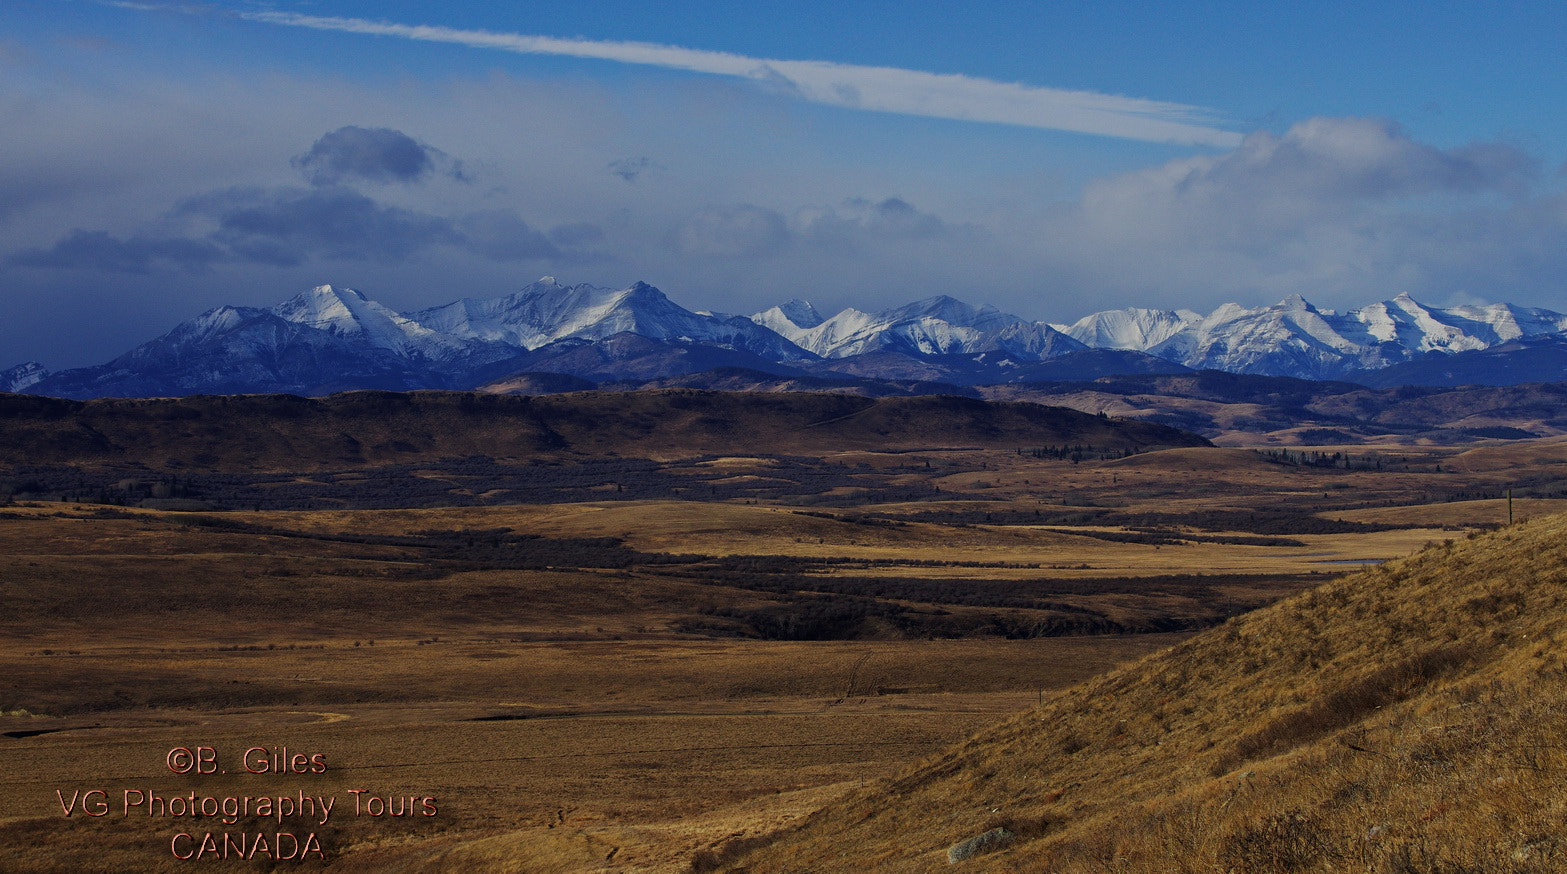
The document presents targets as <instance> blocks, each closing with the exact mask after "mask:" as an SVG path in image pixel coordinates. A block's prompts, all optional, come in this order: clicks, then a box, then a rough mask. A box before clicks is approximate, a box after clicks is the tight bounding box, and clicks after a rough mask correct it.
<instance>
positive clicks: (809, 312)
mask: <svg viewBox="0 0 1567 874" xmlns="http://www.w3.org/2000/svg"><path fill="white" fill-rule="evenodd" d="M751 321H753V322H755V323H757V324H758V325H761V326H762V327H764V328H770V329H772V330H774V331H777V332H778V333H779V334H780V335H782V336H784V337H787V338H788V339H789V341H790V342H793V343H798V342H799V340H798V339H796V338H797V337H799V336H801V335H803V334H804V333H805V332H806V331H809V330H810V329H811V328H814V327H816V326H817V325H820V324H821V323H822V322H825V321H827V319H826V318H824V317H823V316H822V314H821V313H819V312H817V310H816V307H814V306H812V305H811V302H810V301H808V300H800V299H799V298H793V299H791V300H787V301H785V302H783V303H781V304H779V305H778V306H775V307H772V308H771V309H767V310H763V311H762V312H759V313H756V314H754V315H752V316H751Z"/></svg>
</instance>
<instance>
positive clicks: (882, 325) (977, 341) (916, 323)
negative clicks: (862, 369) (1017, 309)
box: [752, 295, 1082, 358]
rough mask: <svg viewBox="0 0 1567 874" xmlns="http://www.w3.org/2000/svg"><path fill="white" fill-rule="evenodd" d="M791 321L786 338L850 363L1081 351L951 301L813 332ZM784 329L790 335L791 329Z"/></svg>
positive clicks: (1029, 326) (828, 323)
mask: <svg viewBox="0 0 1567 874" xmlns="http://www.w3.org/2000/svg"><path fill="white" fill-rule="evenodd" d="M791 303H794V302H793V301H791ZM785 306H787V305H785ZM812 312H813V313H814V312H815V310H814V309H813V310H812ZM752 318H753V319H766V320H767V321H765V322H764V323H765V324H776V323H777V321H778V319H780V318H787V314H786V311H785V309H784V307H782V306H780V307H774V308H773V309H771V310H767V311H766V312H764V313H759V314H757V315H756V316H753V317H752ZM788 321H789V323H790V324H793V325H794V326H795V330H794V331H792V332H790V333H787V334H786V336H789V337H790V339H792V340H794V342H796V343H798V344H799V345H800V346H803V347H804V348H806V349H809V350H810V351H812V352H814V353H816V354H817V355H820V356H822V357H824V358H846V357H849V356H851V355H863V354H866V353H868V352H874V351H877V350H882V349H888V350H894V351H900V352H906V353H909V354H914V355H952V354H960V353H964V352H983V351H990V350H997V349H1004V350H1006V351H1009V352H1013V353H1016V354H1020V355H1024V356H1026V357H1032V358H1039V357H1044V356H1047V355H1054V354H1060V353H1061V352H1063V351H1070V350H1073V349H1080V348H1082V346H1081V344H1078V343H1076V342H1074V341H1071V340H1069V338H1067V337H1064V336H1061V335H1060V333H1059V332H1058V331H1056V330H1055V329H1054V328H1052V327H1050V326H1048V325H1045V324H1043V323H1030V322H1026V321H1024V320H1023V319H1021V318H1019V317H1017V316H1014V315H1011V314H1009V313H1005V312H1002V311H1001V310H998V309H996V308H995V307H993V306H989V305H986V306H981V307H974V306H971V305H969V304H966V303H964V302H962V301H960V300H957V299H956V298H953V297H949V296H947V295H938V296H936V297H931V298H926V299H924V300H920V301H915V302H914V303H910V304H905V305H904V306H901V307H896V308H894V309H890V310H883V311H881V312H877V313H867V312H862V311H860V310H857V309H854V308H852V307H851V308H849V309H845V310H843V311H842V312H840V313H838V314H837V315H835V316H833V317H832V318H829V319H826V320H824V321H822V322H820V323H819V324H817V325H815V326H814V327H811V328H804V327H803V326H802V325H800V323H799V322H795V321H794V320H793V319H792V318H790V319H788ZM783 327H784V329H785V330H787V329H788V325H784V326H783Z"/></svg>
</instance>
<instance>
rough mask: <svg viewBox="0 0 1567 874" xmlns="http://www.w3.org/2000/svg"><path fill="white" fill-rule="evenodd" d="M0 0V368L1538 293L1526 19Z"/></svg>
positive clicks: (1562, 108)
mask: <svg viewBox="0 0 1567 874" xmlns="http://www.w3.org/2000/svg"><path fill="white" fill-rule="evenodd" d="M1147 7H1148V5H1147V4H1145V3H1117V2H1104V3H1094V4H1065V3H1047V4H1041V3H992V4H978V5H976V4H959V3H907V2H904V3H896V4H895V3H890V2H876V3H867V2H858V3H857V2H835V3H790V4H718V3H672V4H663V5H660V6H658V7H657V8H655V7H654V6H653V5H651V4H646V3H573V4H548V5H546V4H531V3H529V4H481V3H444V4H433V3H422V2H376V3H371V2H359V0H313V2H303V0H299V2H289V0H280V2H269V3H259V2H246V0H227V2H211V3H203V2H169V3H164V2H156V0H141V2H127V3H106V2H94V0H8V2H7V3H5V4H4V5H0V112H3V115H0V117H4V118H5V119H7V123H6V124H5V125H4V126H3V127H0V155H3V156H4V160H3V161H0V367H4V366H8V365H10V364H12V363H17V362H20V361H24V360H39V361H42V362H44V363H45V364H46V365H47V366H49V367H51V368H58V367H65V366H75V365H81V364H88V363H98V362H100V361H103V360H105V359H107V358H109V357H112V356H113V355H116V354H118V353H120V352H123V351H125V350H127V349H129V348H130V347H131V346H133V345H135V344H136V343H139V342H141V341H143V340H145V339H148V338H150V337H152V336H154V335H156V334H159V333H161V332H163V331H165V330H167V329H168V328H169V327H172V326H173V325H174V324H175V323H176V322H178V321H180V320H183V319H185V318H189V317H191V316H193V315H195V314H197V313H199V312H201V311H203V310H206V309H208V308H211V307H213V306H217V305H220V304H225V303H229V304H248V305H258V306H259V305H271V304H273V303H276V302H278V301H281V300H283V299H285V298H287V297H289V296H291V295H293V294H295V293H297V292H298V291H300V290H302V289H304V288H307V287H309V286H311V285H316V284H320V283H323V282H331V283H334V284H341V285H348V286H352V287H357V288H360V289H362V290H364V291H365V292H366V293H367V294H369V295H370V296H371V297H373V298H375V299H377V300H381V301H383V302H385V303H387V304H389V305H392V306H394V307H398V308H403V309H416V308H421V307H425V306H430V305H435V304H439V303H444V302H447V301H449V300H452V299H455V298H458V297H464V296H472V297H489V296H495V295H500V294H504V293H508V292H510V291H512V290H514V289H515V288H517V287H519V286H521V285H523V284H525V283H527V282H529V281H531V280H533V279H535V278H537V277H538V276H541V275H545V274H552V275H556V276H559V277H561V278H562V279H563V280H568V281H574V282H575V281H586V282H593V283H595V284H600V285H609V286H615V287H621V286H624V285H628V284H630V283H631V282H633V281H635V280H638V279H642V280H646V281H648V282H651V283H653V284H655V285H658V286H659V287H661V288H663V289H664V290H665V291H666V292H668V293H669V294H670V295H671V297H673V298H674V299H675V300H676V301H678V302H681V303H683V304H685V305H686V306H690V307H693V308H709V309H716V310H722V311H728V312H742V313H744V312H752V311H756V310H760V309H763V308H766V307H767V306H770V305H771V304H773V303H776V302H779V301H782V300H784V299H787V298H791V297H803V298H808V299H811V300H813V301H815V302H816V303H817V304H818V306H819V307H820V308H822V309H823V310H826V311H834V310H836V309H838V308H840V307H843V306H848V305H853V306H857V307H860V308H862V309H871V308H878V307H884V306H891V305H896V304H901V303H905V302H907V301H910V300H913V299H916V298H920V297H926V296H929V295H932V294H940V293H946V294H952V295H954V296H956V297H959V298H962V299H964V300H968V301H970V302H972V303H976V304H978V303H992V304H995V305H997V306H1000V307H1002V308H1004V309H1007V310H1009V311H1011V312H1015V313H1017V314H1019V315H1022V316H1024V317H1027V318H1035V319H1048V320H1051V321H1071V320H1073V319H1076V318H1077V317H1079V316H1082V315H1084V314H1086V313H1088V312H1092V311H1094V310H1097V309H1105V308H1111V307H1120V306H1149V307H1161V308H1175V307H1186V308H1191V309H1197V310H1201V311H1206V310H1208V309H1211V308H1212V307H1214V306H1216V305H1218V304H1219V303H1223V302H1226V301H1236V302H1239V303H1242V304H1245V305H1258V304H1266V303H1272V302H1274V301H1276V300H1278V299H1280V298H1282V297H1284V296H1286V295H1288V294H1295V293H1299V294H1303V295H1305V296H1306V297H1307V298H1308V299H1309V300H1311V301H1313V302H1314V303H1317V304H1318V305H1319V306H1322V307H1333V308H1347V307H1351V306H1355V305H1359V304H1364V303H1369V302H1372V301H1375V300H1380V299H1386V298H1390V297H1392V296H1394V295H1395V294H1398V293H1399V292H1409V293H1411V294H1413V295H1414V296H1415V297H1416V298H1417V299H1420V300H1423V301H1426V302H1429V303H1433V304H1439V305H1440V304H1452V303H1463V302H1480V301H1499V300H1508V301H1513V302H1516V303H1521V304H1526V305H1535V306H1544V307H1549V308H1554V309H1558V310H1567V196H1564V195H1563V187H1564V183H1567V62H1564V61H1563V59H1562V58H1561V52H1560V49H1559V45H1560V43H1561V42H1562V40H1563V38H1564V37H1567V5H1564V4H1559V3H1544V2H1541V3H1513V4H1506V3H1503V4H1489V5H1485V6H1482V5H1480V4H1468V3H1463V4H1460V3H1418V4H1416V3H1378V4H1365V3H1356V4H1349V3H1315V4H1272V3H1231V2H1208V3H1182V4H1167V5H1165V6H1163V7H1162V8H1159V9H1149V8H1147Z"/></svg>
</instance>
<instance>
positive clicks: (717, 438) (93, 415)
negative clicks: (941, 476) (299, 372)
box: [0, 389, 1207, 470]
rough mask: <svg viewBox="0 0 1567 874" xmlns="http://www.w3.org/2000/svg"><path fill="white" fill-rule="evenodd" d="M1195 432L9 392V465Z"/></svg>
mask: <svg viewBox="0 0 1567 874" xmlns="http://www.w3.org/2000/svg"><path fill="white" fill-rule="evenodd" d="M1206 444H1207V441H1205V440H1203V439H1202V438H1201V437H1198V436H1196V435H1194V434H1190V433H1187V432H1184V431H1179V430H1176V429H1174V428H1169V427H1165V426H1162V425H1156V424H1151V423H1145V422H1120V421H1115V420H1112V419H1107V418H1104V417H1100V416H1093V415H1089V414H1087V413H1081V412H1078V411H1075V410H1067V409H1061V408H1057V407H1046V406H1041V405H1039V404H1031V403H998V402H987V401H982V400H976V399H972V398H961V397H952V396H938V395H925V396H919V397H891V398H865V397H860V396H857V395H841V394H827V393H814V392H811V393H807V392H777V393H772V392H714V391H695V390H691V389H669V390H662V391H644V392H634V393H610V392H576V393H570V394H560V395H547V396H539V397H530V396H520V395H486V394H474V393H467V392H371V391H365V392H347V393H343V394H338V395H333V396H330V397H326V398H302V397H297V396H293V395H240V396H210V395H208V396H193V397H185V398H158V399H124V398H101V399H98V400H92V401H72V400H61V399H55V398H44V397H35V396H29V395H10V396H0V464H18V465H24V464H50V463H88V464H92V463H98V464H137V463H139V464H143V465H148V466H151V467H154V468H163V467H168V466H169V465H170V464H171V461H172V462H177V464H178V465H179V466H180V467H184V468H190V469H221V470H290V469H296V468H298V467H299V466H301V465H304V466H306V467H311V466H318V467H319V466H341V465H344V464H349V465H374V464H396V463H411V462H415V461H435V460H438V459H440V458H448V457H465V456H479V455H483V456H489V457H495V458H537V457H541V456H549V457H554V456H562V457H571V456H578V457H580V456H583V455H592V456H604V455H611V454H622V455H628V456H638V457H641V456H645V455H647V454H648V453H657V452H672V453H682V454H685V455H690V454H692V453H702V452H710V453H736V452H740V453H744V452H754V451H757V449H758V447H766V451H768V452H770V453H777V454H790V453H796V454H820V453H826V452H834V451H843V450H849V449H874V450H899V449H914V448H939V447H986V448H1002V449H1015V448H1023V447H1038V446H1057V445H1092V446H1094V447H1097V448H1099V449H1100V450H1112V451H1127V452H1136V451H1140V450H1143V449H1151V448H1154V447H1172V446H1201V445H1206Z"/></svg>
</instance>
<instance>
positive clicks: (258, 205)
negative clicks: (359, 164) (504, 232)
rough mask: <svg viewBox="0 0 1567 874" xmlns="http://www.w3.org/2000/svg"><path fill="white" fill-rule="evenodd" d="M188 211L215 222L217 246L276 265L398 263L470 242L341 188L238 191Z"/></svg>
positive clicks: (427, 218) (436, 223)
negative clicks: (325, 260)
mask: <svg viewBox="0 0 1567 874" xmlns="http://www.w3.org/2000/svg"><path fill="white" fill-rule="evenodd" d="M183 211H185V212H187V213H189V214H193V215H200V216H205V217H207V218H210V219H212V220H214V221H215V222H216V223H217V230H216V231H214V232H213V233H212V239H213V240H215V241H217V242H219V243H222V244H224V245H226V246H228V247H229V248H230V249H232V250H233V251H234V252H235V253H236V254H238V255H239V256H241V257H244V258H247V259H250V260H256V261H262V262H265V263H273V264H289V263H300V262H302V261H304V260H306V259H307V258H309V257H311V256H316V255H320V256H326V257H330V258H346V259H355V260H365V261H392V262H396V261H402V260H404V259H406V258H408V257H410V256H412V255H415V254H417V253H419V252H421V251H423V250H425V249H428V248H430V247H431V246H439V245H461V244H462V243H463V242H464V241H465V235H464V234H463V233H462V232H461V231H460V230H459V229H458V228H457V227H456V226H455V225H454V224H453V223H452V222H451V221H449V220H448V219H445V218H442V217H440V216H434V215H428V214H426V213H420V212H414V211H412V210H406V209H402V208H400V207H395V206H383V205H381V204H379V203H377V202H376V201H374V200H371V199H370V198H368V197H366V196H365V195H363V194H360V193H359V192H357V191H354V190H352V189H348V188H341V187H332V188H317V189H312V190H309V191H302V190H299V189H289V188H282V189H230V190H227V191H220V192H215V193H213V194H209V195H206V196H204V197H201V198H199V199H197V200H193V201H190V202H188V203H186V204H185V205H184V207H183Z"/></svg>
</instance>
